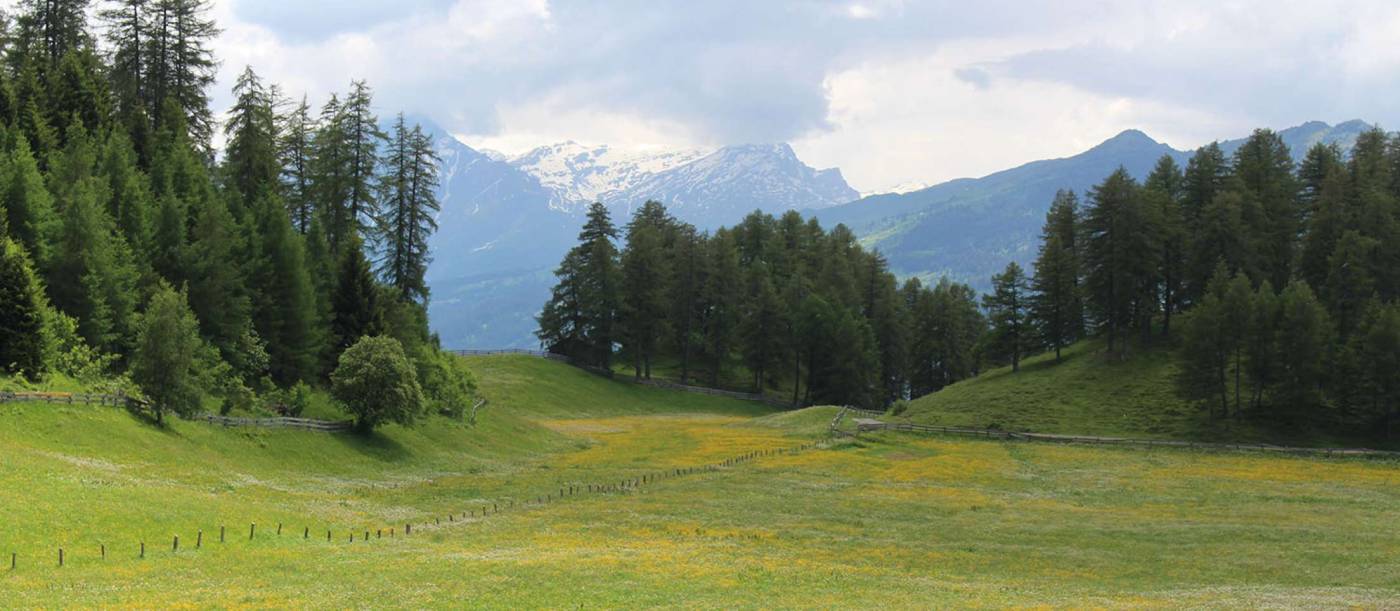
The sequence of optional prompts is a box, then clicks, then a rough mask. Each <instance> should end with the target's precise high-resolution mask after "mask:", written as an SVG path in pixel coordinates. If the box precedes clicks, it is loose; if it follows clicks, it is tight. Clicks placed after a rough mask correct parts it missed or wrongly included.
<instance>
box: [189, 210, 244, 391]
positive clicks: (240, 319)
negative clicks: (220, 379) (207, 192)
mask: <svg viewBox="0 0 1400 611" xmlns="http://www.w3.org/2000/svg"><path fill="white" fill-rule="evenodd" d="M195 214H196V217H195V222H194V227H193V228H192V230H191V232H190V240H189V242H188V243H186V244H183V245H182V246H181V248H180V260H179V267H180V270H181V271H182V275H183V276H184V277H185V278H186V280H185V281H186V283H187V284H188V294H187V299H188V302H189V306H190V309H191V310H193V311H194V313H195V316H196V317H197V318H198V320H199V326H200V332H201V335H202V336H203V337H204V338H205V339H207V340H208V341H209V343H210V344H212V345H213V346H214V347H215V348H217V349H218V350H219V352H220V354H221V355H222V356H223V358H224V360H225V361H227V362H228V363H229V364H230V365H232V366H233V368H234V370H235V371H237V372H239V373H240V374H243V375H244V377H245V378H255V377H256V375H257V374H259V373H262V372H259V371H255V370H254V369H255V368H256V367H255V366H256V364H257V363H256V359H254V358H251V355H249V354H246V353H245V352H244V349H245V348H246V346H245V345H244V344H243V342H242V340H243V338H244V335H245V334H246V333H247V330H248V328H249V326H250V325H251V324H252V301H251V299H250V296H249V294H248V287H247V285H246V279H245V273H246V271H245V269H244V264H243V262H242V261H241V257H239V256H238V251H239V249H240V246H241V245H240V236H239V227H238V226H237V224H236V223H235V221H234V219H233V216H232V215H231V214H230V213H229V211H228V208H227V207H225V206H202V207H200V209H199V210H198V211H197V212H196V213H195Z"/></svg>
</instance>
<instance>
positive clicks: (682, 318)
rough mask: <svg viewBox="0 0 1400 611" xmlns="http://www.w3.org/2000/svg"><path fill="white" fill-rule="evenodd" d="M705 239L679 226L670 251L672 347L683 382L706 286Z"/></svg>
mask: <svg viewBox="0 0 1400 611" xmlns="http://www.w3.org/2000/svg"><path fill="white" fill-rule="evenodd" d="M706 239H707V238H706V237H705V236H702V235H700V234H698V233H697V232H696V231H695V227H693V226H690V225H684V224H682V225H680V226H679V227H677V230H676V242H675V245H674V247H673V248H672V249H671V261H670V265H669V266H668V267H669V268H670V271H671V280H670V283H669V284H670V286H671V291H670V295H669V297H670V301H671V303H670V309H669V316H670V319H671V326H670V328H671V332H672V339H671V345H672V348H673V349H674V350H675V351H676V353H677V355H678V356H679V357H680V361H681V362H680V366H681V383H682V384H686V383H688V382H689V381H690V365H691V356H692V352H693V350H694V347H695V345H696V343H697V341H696V336H697V335H698V334H699V328H700V324H699V321H700V317H701V311H700V294H701V291H702V290H703V288H704V284H705V273H706V271H705V259H704V257H703V256H702V253H704V251H705V249H706V244H705V241H706Z"/></svg>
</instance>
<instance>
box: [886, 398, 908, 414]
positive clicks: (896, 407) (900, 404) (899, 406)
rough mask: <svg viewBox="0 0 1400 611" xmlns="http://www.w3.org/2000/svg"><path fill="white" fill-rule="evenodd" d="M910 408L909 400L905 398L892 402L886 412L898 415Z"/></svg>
mask: <svg viewBox="0 0 1400 611" xmlns="http://www.w3.org/2000/svg"><path fill="white" fill-rule="evenodd" d="M908 410H909V402H908V401H905V400H903V399H900V400H899V401H895V402H894V403H892V404H890V409H889V410H888V411H887V412H886V413H887V414H889V415H891V416H898V415H900V414H903V413H904V412H906V411H908Z"/></svg>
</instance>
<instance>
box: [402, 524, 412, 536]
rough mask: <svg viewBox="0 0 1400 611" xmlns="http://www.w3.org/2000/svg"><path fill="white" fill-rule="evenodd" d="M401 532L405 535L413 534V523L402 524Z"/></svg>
mask: <svg viewBox="0 0 1400 611" xmlns="http://www.w3.org/2000/svg"><path fill="white" fill-rule="evenodd" d="M403 534H405V535H411V534H413V525H412V524H404V525H403Z"/></svg>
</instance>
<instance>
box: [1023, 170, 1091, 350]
mask: <svg viewBox="0 0 1400 611" xmlns="http://www.w3.org/2000/svg"><path fill="white" fill-rule="evenodd" d="M1078 215H1079V212H1078V203H1077V200H1076V199H1075V197H1074V193H1072V192H1068V191H1061V192H1059V193H1056V194H1055V201H1054V202H1053V203H1051V204H1050V211H1049V212H1048V213H1046V216H1045V228H1044V229H1043V230H1042V232H1041V245H1040V254H1039V256H1038V257H1036V260H1035V277H1034V278H1033V279H1032V284H1031V294H1030V297H1029V303H1030V319H1031V320H1030V322H1031V324H1032V325H1033V326H1034V327H1035V329H1036V331H1037V333H1038V336H1039V341H1040V343H1042V344H1044V345H1046V346H1050V347H1052V348H1054V349H1055V360H1056V361H1058V360H1060V357H1061V350H1062V349H1063V348H1064V347H1065V346H1067V345H1069V344H1071V343H1073V342H1074V341H1076V340H1078V339H1079V337H1080V335H1081V334H1082V333H1083V331H1084V305H1083V301H1082V300H1081V298H1080V287H1079V279H1080V272H1079V249H1078V248H1077V247H1076V243H1077V235H1076V226H1077V223H1078Z"/></svg>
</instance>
